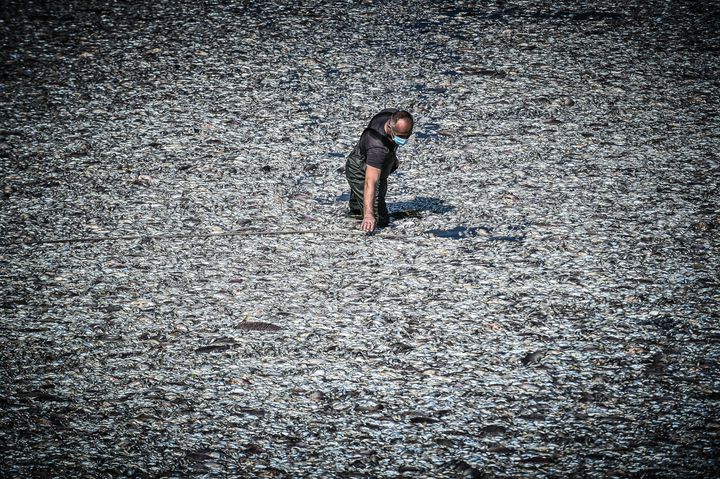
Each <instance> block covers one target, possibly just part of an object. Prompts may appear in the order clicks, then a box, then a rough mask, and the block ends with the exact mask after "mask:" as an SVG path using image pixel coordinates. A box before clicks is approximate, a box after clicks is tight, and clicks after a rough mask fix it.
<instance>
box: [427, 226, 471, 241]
mask: <svg viewBox="0 0 720 479" xmlns="http://www.w3.org/2000/svg"><path fill="white" fill-rule="evenodd" d="M478 229H481V230H485V229H484V228H476V227H466V226H456V227H455V228H452V229H449V230H441V229H435V230H428V231H427V233H431V234H433V235H435V236H437V237H438V238H450V239H456V240H457V239H461V238H473V237H475V236H477V234H478Z"/></svg>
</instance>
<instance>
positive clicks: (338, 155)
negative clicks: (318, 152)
mask: <svg viewBox="0 0 720 479" xmlns="http://www.w3.org/2000/svg"><path fill="white" fill-rule="evenodd" d="M325 154H326V155H327V156H329V157H330V158H345V153H339V152H337V151H331V152H328V153H325Z"/></svg>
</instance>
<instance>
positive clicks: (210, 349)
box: [195, 344, 235, 354]
mask: <svg viewBox="0 0 720 479" xmlns="http://www.w3.org/2000/svg"><path fill="white" fill-rule="evenodd" d="M234 346H235V345H234V344H211V345H210V346H201V347H199V348H197V349H195V352H196V353H198V354H203V353H217V352H222V351H227V350H228V349H232V348H233V347H234Z"/></svg>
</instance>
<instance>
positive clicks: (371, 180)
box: [360, 165, 381, 232]
mask: <svg viewBox="0 0 720 479" xmlns="http://www.w3.org/2000/svg"><path fill="white" fill-rule="evenodd" d="M380 171H381V170H380V168H375V167H374V166H370V165H367V167H366V168H365V190H364V194H363V220H362V223H360V229H361V230H363V231H366V232H370V231H373V230H374V229H375V195H376V194H377V184H378V181H379V180H380Z"/></svg>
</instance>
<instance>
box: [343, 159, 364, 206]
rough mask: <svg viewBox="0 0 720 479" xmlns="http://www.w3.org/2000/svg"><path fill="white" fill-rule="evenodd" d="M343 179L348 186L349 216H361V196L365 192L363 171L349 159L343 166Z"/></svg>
mask: <svg viewBox="0 0 720 479" xmlns="http://www.w3.org/2000/svg"><path fill="white" fill-rule="evenodd" d="M345 178H347V181H348V184H349V185H350V202H349V203H348V207H349V208H350V214H351V215H358V216H362V214H363V194H364V191H365V175H364V171H362V170H361V169H360V168H358V167H357V166H356V164H355V162H352V161H351V160H350V159H349V160H348V162H347V163H346V165H345Z"/></svg>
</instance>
